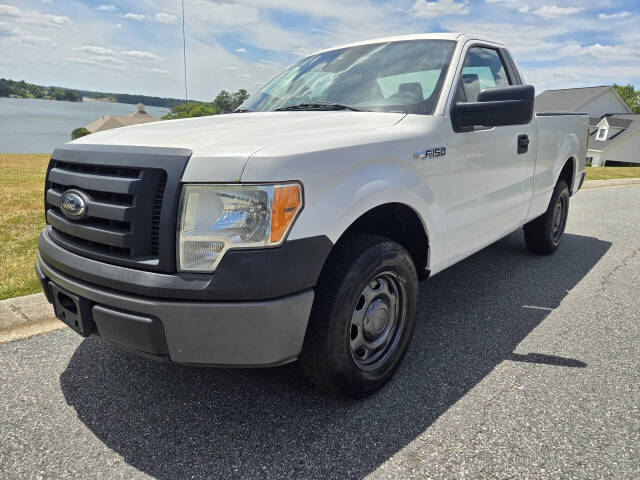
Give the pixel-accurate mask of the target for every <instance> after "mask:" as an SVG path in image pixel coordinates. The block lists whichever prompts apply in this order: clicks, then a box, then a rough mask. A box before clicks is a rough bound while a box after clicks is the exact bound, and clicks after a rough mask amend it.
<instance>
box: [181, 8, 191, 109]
mask: <svg viewBox="0 0 640 480" xmlns="http://www.w3.org/2000/svg"><path fill="white" fill-rule="evenodd" d="M181 3H182V58H183V60H184V111H185V113H188V112H189V103H188V100H187V99H188V98H189V95H188V94H187V38H186V36H185V34H184V0H181Z"/></svg>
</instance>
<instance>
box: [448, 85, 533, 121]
mask: <svg viewBox="0 0 640 480" xmlns="http://www.w3.org/2000/svg"><path fill="white" fill-rule="evenodd" d="M534 96H535V89H534V88H533V85H513V86H509V87H498V88H486V89H484V90H482V91H481V92H480V94H479V95H478V101H477V102H458V103H456V105H455V108H454V124H456V125H457V127H458V128H459V129H464V128H467V127H475V126H483V127H499V126H503V125H526V124H527V123H529V122H530V121H531V119H532V118H533V101H534V100H533V99H534Z"/></svg>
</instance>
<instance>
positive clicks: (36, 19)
mask: <svg viewBox="0 0 640 480" xmlns="http://www.w3.org/2000/svg"><path fill="white" fill-rule="evenodd" d="M0 16H7V17H13V18H14V19H15V21H17V22H19V23H29V24H34V25H42V26H46V27H60V26H63V25H67V24H68V23H71V20H70V19H69V17H65V16H62V15H48V14H44V13H40V12H38V11H37V10H22V9H21V8H18V7H14V6H13V5H7V4H0Z"/></svg>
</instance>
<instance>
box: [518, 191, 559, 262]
mask: <svg viewBox="0 0 640 480" xmlns="http://www.w3.org/2000/svg"><path fill="white" fill-rule="evenodd" d="M568 215H569V187H568V186H567V183H566V182H565V181H564V180H558V183H557V184H556V188H555V189H554V190H553V195H551V201H550V202H549V208H547V211H546V212H545V213H544V214H543V215H541V216H540V217H538V218H536V219H535V220H532V221H531V222H529V223H527V224H526V225H525V226H524V240H525V243H526V244H527V248H528V249H529V250H530V251H532V252H533V253H538V254H542V255H550V254H552V253H553V252H555V251H556V249H557V248H558V246H560V242H561V241H562V238H563V237H564V229H565V227H566V225H567V216H568Z"/></svg>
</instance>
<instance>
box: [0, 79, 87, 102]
mask: <svg viewBox="0 0 640 480" xmlns="http://www.w3.org/2000/svg"><path fill="white" fill-rule="evenodd" d="M11 96H16V97H19V98H49V99H53V100H66V101H69V102H81V101H82V95H80V93H78V92H77V91H76V90H72V89H70V88H61V87H42V86H40V85H34V84H32V83H27V82H25V81H24V80H20V81H19V82H18V81H15V80H9V79H6V78H0V97H11Z"/></svg>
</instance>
